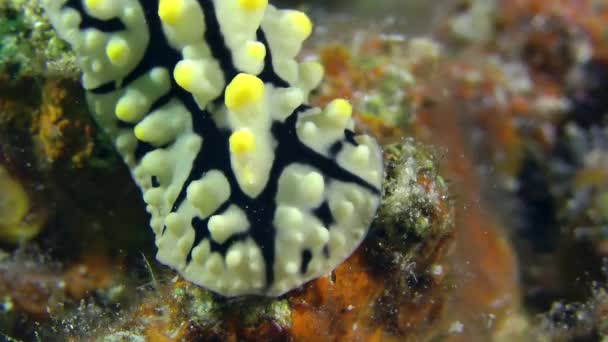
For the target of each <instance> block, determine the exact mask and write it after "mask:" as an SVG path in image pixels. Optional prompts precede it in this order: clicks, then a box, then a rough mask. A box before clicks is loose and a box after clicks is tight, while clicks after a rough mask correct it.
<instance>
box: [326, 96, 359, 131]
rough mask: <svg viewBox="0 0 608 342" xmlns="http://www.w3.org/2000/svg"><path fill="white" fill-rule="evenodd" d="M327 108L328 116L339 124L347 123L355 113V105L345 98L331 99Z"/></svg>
mask: <svg viewBox="0 0 608 342" xmlns="http://www.w3.org/2000/svg"><path fill="white" fill-rule="evenodd" d="M325 110H326V112H327V117H328V118H329V119H330V120H331V121H332V122H333V123H334V124H336V125H338V126H344V125H346V123H347V122H348V120H349V119H350V118H351V116H352V114H353V107H352V106H351V104H350V103H349V102H348V101H347V100H345V99H335V100H333V101H331V102H330V103H329V104H328V105H327V108H326V109H325Z"/></svg>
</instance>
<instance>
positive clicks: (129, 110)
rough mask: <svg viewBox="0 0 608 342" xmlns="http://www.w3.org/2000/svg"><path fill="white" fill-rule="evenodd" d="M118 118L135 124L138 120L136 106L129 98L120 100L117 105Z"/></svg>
mask: <svg viewBox="0 0 608 342" xmlns="http://www.w3.org/2000/svg"><path fill="white" fill-rule="evenodd" d="M115 114H116V117H117V118H119V119H120V120H122V121H125V122H133V121H135V120H137V113H136V111H135V104H134V103H133V101H132V100H131V99H129V98H124V99H120V100H119V101H118V103H117V104H116V109H115Z"/></svg>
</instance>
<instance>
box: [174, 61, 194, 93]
mask: <svg viewBox="0 0 608 342" xmlns="http://www.w3.org/2000/svg"><path fill="white" fill-rule="evenodd" d="M195 74H196V70H195V66H194V65H193V64H192V63H188V62H187V61H186V62H182V63H178V64H177V65H176V66H175V69H173V78H174V79H175V82H176V83H177V84H178V85H179V86H180V87H182V88H184V89H185V90H187V91H189V92H192V89H193V85H194V75H195Z"/></svg>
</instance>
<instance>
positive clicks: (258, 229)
mask: <svg viewBox="0 0 608 342" xmlns="http://www.w3.org/2000/svg"><path fill="white" fill-rule="evenodd" d="M158 1H159V0H145V1H144V0H140V1H139V2H140V5H141V6H142V8H143V9H144V15H145V20H146V23H147V25H148V30H149V33H150V41H149V43H148V46H147V48H146V51H145V53H144V55H143V57H142V59H141V61H140V63H139V64H138V65H137V67H135V68H134V69H133V70H132V71H131V72H130V73H129V74H128V75H127V76H126V77H125V79H124V80H122V82H120V84H117V82H114V81H112V82H108V83H106V84H103V85H100V86H98V87H96V88H94V89H88V91H90V92H91V93H93V94H106V93H110V92H112V91H115V90H117V89H118V88H119V85H120V87H126V86H128V85H129V84H131V83H132V82H134V81H135V80H137V79H138V78H139V77H141V76H143V75H144V74H145V73H147V72H148V71H150V70H151V69H152V68H154V67H163V68H166V69H167V70H173V69H174V67H175V65H176V64H177V63H178V62H179V61H180V60H181V57H182V56H181V54H180V52H179V51H176V50H174V49H173V48H172V47H171V46H170V45H169V42H168V41H167V39H166V38H165V35H164V33H163V32H162V25H161V22H160V18H159V17H158V14H157V9H158ZM198 2H199V4H200V6H201V8H202V9H203V11H204V17H205V25H206V30H205V33H204V39H205V41H206V42H207V44H208V45H209V48H210V50H211V53H212V55H213V57H214V58H215V59H216V60H217V61H218V62H219V64H220V66H221V68H222V71H223V74H224V79H225V81H226V84H228V83H229V82H230V81H231V80H232V79H233V78H234V77H235V76H236V75H237V74H238V73H239V70H237V68H236V67H235V66H234V63H233V59H232V53H231V51H230V49H229V48H228V47H227V46H226V44H225V42H224V38H223V36H222V32H221V27H220V25H219V22H218V19H217V17H216V14H215V6H214V4H213V1H211V0H198ZM64 6H67V7H71V8H73V9H75V10H77V11H78V12H80V14H81V16H82V22H81V24H80V28H81V29H85V28H96V29H99V30H100V31H102V32H117V31H121V30H124V29H125V28H126V26H125V24H124V23H123V22H122V21H121V20H120V19H119V18H113V19H110V20H99V19H96V18H93V17H91V16H89V15H88V14H87V13H86V11H85V10H84V9H83V6H82V1H81V0H69V1H68V2H67V3H66V4H65V5H64ZM256 36H257V39H258V41H260V42H261V43H262V44H264V46H265V47H266V51H267V52H266V57H265V66H264V69H263V70H262V72H261V73H260V74H259V75H257V76H258V77H259V78H260V79H261V80H262V81H263V82H264V83H266V84H272V85H273V86H275V87H283V88H285V87H289V86H290V85H289V83H288V82H286V81H285V80H283V79H282V78H281V77H280V76H278V74H277V73H276V71H275V70H274V67H273V61H272V54H271V52H272V51H271V49H270V47H269V45H268V42H267V39H266V35H265V33H264V31H263V30H262V28H261V27H260V28H259V29H258V30H257V33H256ZM172 98H177V99H179V101H180V102H181V103H182V104H183V105H184V106H185V107H186V109H187V110H188V111H189V112H190V113H191V119H192V124H193V128H194V133H195V134H197V135H199V136H201V137H203V138H204V142H203V144H202V147H201V150H200V151H199V153H198V154H197V155H196V158H195V160H194V162H193V165H192V169H191V170H190V174H189V176H188V178H187V180H186V181H185V183H184V184H183V186H182V188H181V191H180V193H179V195H178V196H177V198H176V200H175V202H174V203H173V206H172V211H176V210H177V209H178V208H179V207H180V205H181V204H182V203H183V201H184V200H185V198H186V190H187V187H188V185H189V184H190V183H191V182H192V181H195V180H198V179H200V178H201V177H202V176H203V175H204V174H205V173H206V172H208V171H210V170H220V171H221V172H222V173H223V174H224V176H225V177H226V179H227V180H228V183H229V185H230V189H231V194H230V198H229V199H228V200H227V201H226V202H224V203H223V204H222V205H221V206H220V207H219V208H218V209H217V210H216V211H215V212H214V213H213V214H212V215H216V214H220V213H222V212H224V211H225V210H227V209H228V207H229V206H230V205H231V204H234V205H237V206H238V207H240V208H241V209H242V210H243V211H244V212H245V214H246V216H247V219H248V221H249V223H250V229H249V231H248V232H245V233H240V234H234V235H233V236H231V237H230V238H229V239H228V240H227V241H225V242H224V243H222V244H220V243H217V242H215V241H213V240H212V239H211V236H210V232H209V229H208V227H207V224H208V221H209V217H210V216H212V215H210V216H209V217H207V218H205V219H202V218H199V217H195V218H193V219H192V222H191V224H192V227H193V228H194V231H195V239H194V243H193V247H194V246H196V245H198V243H200V242H201V241H202V240H203V239H208V240H209V242H210V246H211V251H212V252H219V253H221V254H222V255H224V256H225V254H226V252H227V250H228V248H229V247H230V246H231V245H232V244H234V243H236V242H238V241H243V240H245V239H247V238H248V237H251V238H252V239H253V240H254V241H255V242H256V244H257V245H258V246H259V247H260V249H261V251H262V255H263V257H264V262H265V267H266V287H270V286H271V285H272V282H273V280H274V272H273V265H274V259H275V237H276V227H274V225H273V219H274V213H275V210H276V202H275V199H276V194H277V191H278V180H279V176H280V175H281V172H282V171H283V170H284V169H285V167H287V166H289V165H290V164H292V163H305V164H308V165H310V166H312V167H314V168H316V169H317V170H318V171H319V172H320V173H321V174H323V176H324V177H325V179H326V181H327V180H337V181H341V182H349V183H354V184H357V185H358V186H360V187H362V188H364V189H367V190H369V191H370V192H372V193H374V194H379V192H380V190H379V189H378V188H376V187H375V186H373V185H371V184H369V183H368V182H366V181H365V180H363V179H361V178H360V177H359V176H357V175H355V174H352V173H351V172H349V171H347V170H345V169H343V168H342V167H340V166H339V165H337V164H336V163H335V162H334V161H333V160H332V159H330V158H327V157H325V156H323V155H321V154H319V153H317V152H315V151H314V150H312V149H311V148H310V147H308V146H306V145H305V144H303V143H302V142H301V141H300V140H299V139H298V136H297V134H296V123H297V119H298V116H299V115H300V114H302V113H303V112H305V111H307V110H309V109H310V107H308V106H306V105H302V106H300V107H298V108H297V109H296V110H294V112H293V113H292V114H291V115H289V116H288V117H287V119H286V120H285V121H284V122H280V121H274V122H273V124H272V129H271V131H272V132H271V133H272V136H273V137H274V139H276V141H277V142H278V143H277V147H276V149H275V151H274V153H275V159H274V162H273V165H272V167H271V170H270V176H269V181H268V184H267V185H266V187H265V188H264V190H263V191H262V192H261V193H260V194H259V195H258V196H256V197H255V198H251V197H249V196H248V195H246V194H245V193H244V192H243V191H242V190H241V188H240V187H239V185H238V182H237V179H236V176H235V174H234V172H233V171H232V167H231V163H230V150H229V146H228V138H229V136H230V134H231V132H230V131H229V130H225V129H220V128H218V127H217V125H216V124H215V122H214V121H213V119H212V118H211V115H210V114H209V112H208V111H206V110H205V109H200V108H199V107H198V105H197V104H196V102H195V100H194V98H193V97H192V95H191V94H190V93H188V92H187V91H185V90H184V89H182V88H181V87H179V86H178V85H177V84H176V82H175V80H174V79H173V78H171V88H170V91H169V92H168V93H167V94H165V95H163V96H162V97H160V98H159V99H158V100H157V101H156V102H154V103H153V105H152V107H151V109H150V111H149V113H151V112H153V111H154V110H155V109H158V108H159V107H162V106H163V105H165V104H167V103H168V102H169V101H170V100H171V99H172ZM223 99H224V93H222V94H221V95H220V96H219V97H218V98H217V99H215V100H214V101H213V103H214V105H217V104H222V102H223ZM118 126H119V127H120V128H129V129H133V127H134V124H130V123H126V122H120V121H119V123H118ZM345 135H346V142H347V143H349V144H352V145H357V142H356V141H355V139H354V132H352V131H350V130H345ZM171 144H173V142H169V143H168V144H167V145H166V146H162V147H155V146H152V145H150V144H147V143H144V142H141V141H138V145H137V148H136V151H135V156H136V159H137V160H140V159H141V158H142V157H143V156H144V155H145V154H147V153H148V152H150V151H152V150H155V149H162V148H166V147H167V146H170V145H171ZM342 145H343V143H340V144H339V145H336V146H334V147H332V149H331V157H335V155H336V154H337V153H338V152H339V151H340V150H341V149H342ZM152 183H154V184H153V185H154V186H162V185H163V184H159V180H158V177H155V176H154V177H153V178H152ZM314 214H315V215H316V216H317V217H318V218H319V220H320V221H321V222H322V223H323V224H324V225H326V226H327V228H329V224H331V223H332V222H333V217H332V215H331V211H330V209H329V205H328V203H327V201H324V202H323V203H322V204H321V205H320V206H319V207H318V208H317V209H315V210H314ZM326 247H327V246H326ZM325 250H326V251H325ZM324 251H325V252H324V254H325V255H326V256H327V257H329V250H328V249H327V248H325V249H324ZM191 258H192V255H191V252H190V254H189V255H188V260H187V261H188V262H190V260H191ZM311 258H312V254H311V251H309V250H304V251H302V264H301V266H300V272H302V273H306V271H307V268H308V264H309V262H310V260H311Z"/></svg>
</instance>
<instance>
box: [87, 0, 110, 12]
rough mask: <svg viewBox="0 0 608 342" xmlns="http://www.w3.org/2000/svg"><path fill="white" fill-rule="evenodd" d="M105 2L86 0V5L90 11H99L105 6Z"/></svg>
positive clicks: (101, 0) (102, 0)
mask: <svg viewBox="0 0 608 342" xmlns="http://www.w3.org/2000/svg"><path fill="white" fill-rule="evenodd" d="M104 2H105V0H85V5H86V6H87V7H88V8H90V9H93V10H94V9H98V8H100V7H102V6H103V3H104Z"/></svg>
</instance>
